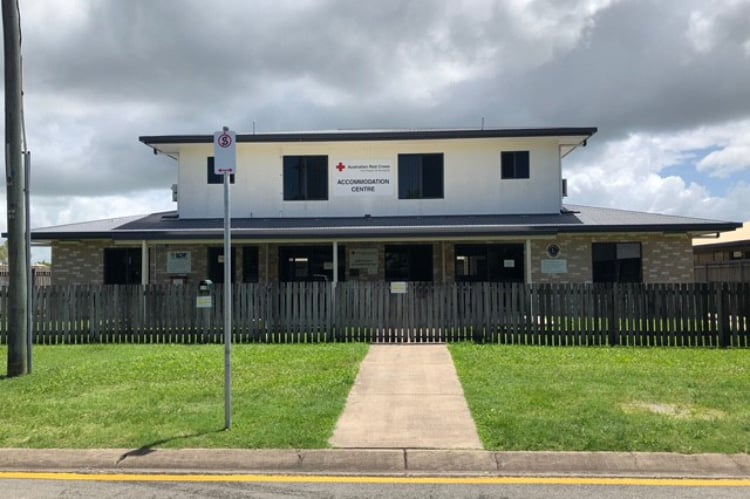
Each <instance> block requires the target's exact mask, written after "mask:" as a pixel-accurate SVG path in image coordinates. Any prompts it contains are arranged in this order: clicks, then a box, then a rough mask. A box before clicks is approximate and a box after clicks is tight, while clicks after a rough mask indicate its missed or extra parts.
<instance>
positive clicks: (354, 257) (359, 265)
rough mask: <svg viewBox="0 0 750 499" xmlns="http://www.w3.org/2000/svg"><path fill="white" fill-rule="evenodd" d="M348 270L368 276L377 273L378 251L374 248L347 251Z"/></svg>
mask: <svg viewBox="0 0 750 499" xmlns="http://www.w3.org/2000/svg"><path fill="white" fill-rule="evenodd" d="M348 262H349V268H350V269H358V270H362V271H365V272H367V273H368V274H377V273H378V250H377V249H375V248H362V249H353V250H351V251H349V259H348Z"/></svg>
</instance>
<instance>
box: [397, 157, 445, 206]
mask: <svg viewBox="0 0 750 499" xmlns="http://www.w3.org/2000/svg"><path fill="white" fill-rule="evenodd" d="M442 197H443V154H442V153H435V154H399V155H398V198H399V199H441V198H442Z"/></svg>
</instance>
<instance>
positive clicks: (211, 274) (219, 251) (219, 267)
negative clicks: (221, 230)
mask: <svg viewBox="0 0 750 499" xmlns="http://www.w3.org/2000/svg"><path fill="white" fill-rule="evenodd" d="M231 266H232V268H231V270H230V274H231V277H232V279H231V282H234V269H235V268H236V267H237V251H235V248H232V264H231ZM208 278H209V279H210V280H211V281H212V282H213V283H214V284H222V283H223V282H224V248H223V247H219V248H208Z"/></svg>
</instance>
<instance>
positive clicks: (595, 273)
mask: <svg viewBox="0 0 750 499" xmlns="http://www.w3.org/2000/svg"><path fill="white" fill-rule="evenodd" d="M635 245H637V246H638V257H637V258H634V257H627V258H626V255H624V254H621V253H626V251H627V250H628V248H626V247H627V246H631V248H630V250H632V246H635ZM591 280H592V282H594V283H615V282H628V283H641V282H643V244H642V243H641V242H640V241H615V242H599V243H591Z"/></svg>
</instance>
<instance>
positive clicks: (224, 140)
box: [216, 133, 232, 149]
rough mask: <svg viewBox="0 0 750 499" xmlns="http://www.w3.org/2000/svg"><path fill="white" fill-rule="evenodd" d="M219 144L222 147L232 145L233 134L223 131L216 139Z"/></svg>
mask: <svg viewBox="0 0 750 499" xmlns="http://www.w3.org/2000/svg"><path fill="white" fill-rule="evenodd" d="M216 143H217V144H219V147H222V148H224V149H226V148H227V147H231V146H232V136H231V135H229V134H228V133H222V134H221V135H219V138H218V140H217V141H216Z"/></svg>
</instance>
